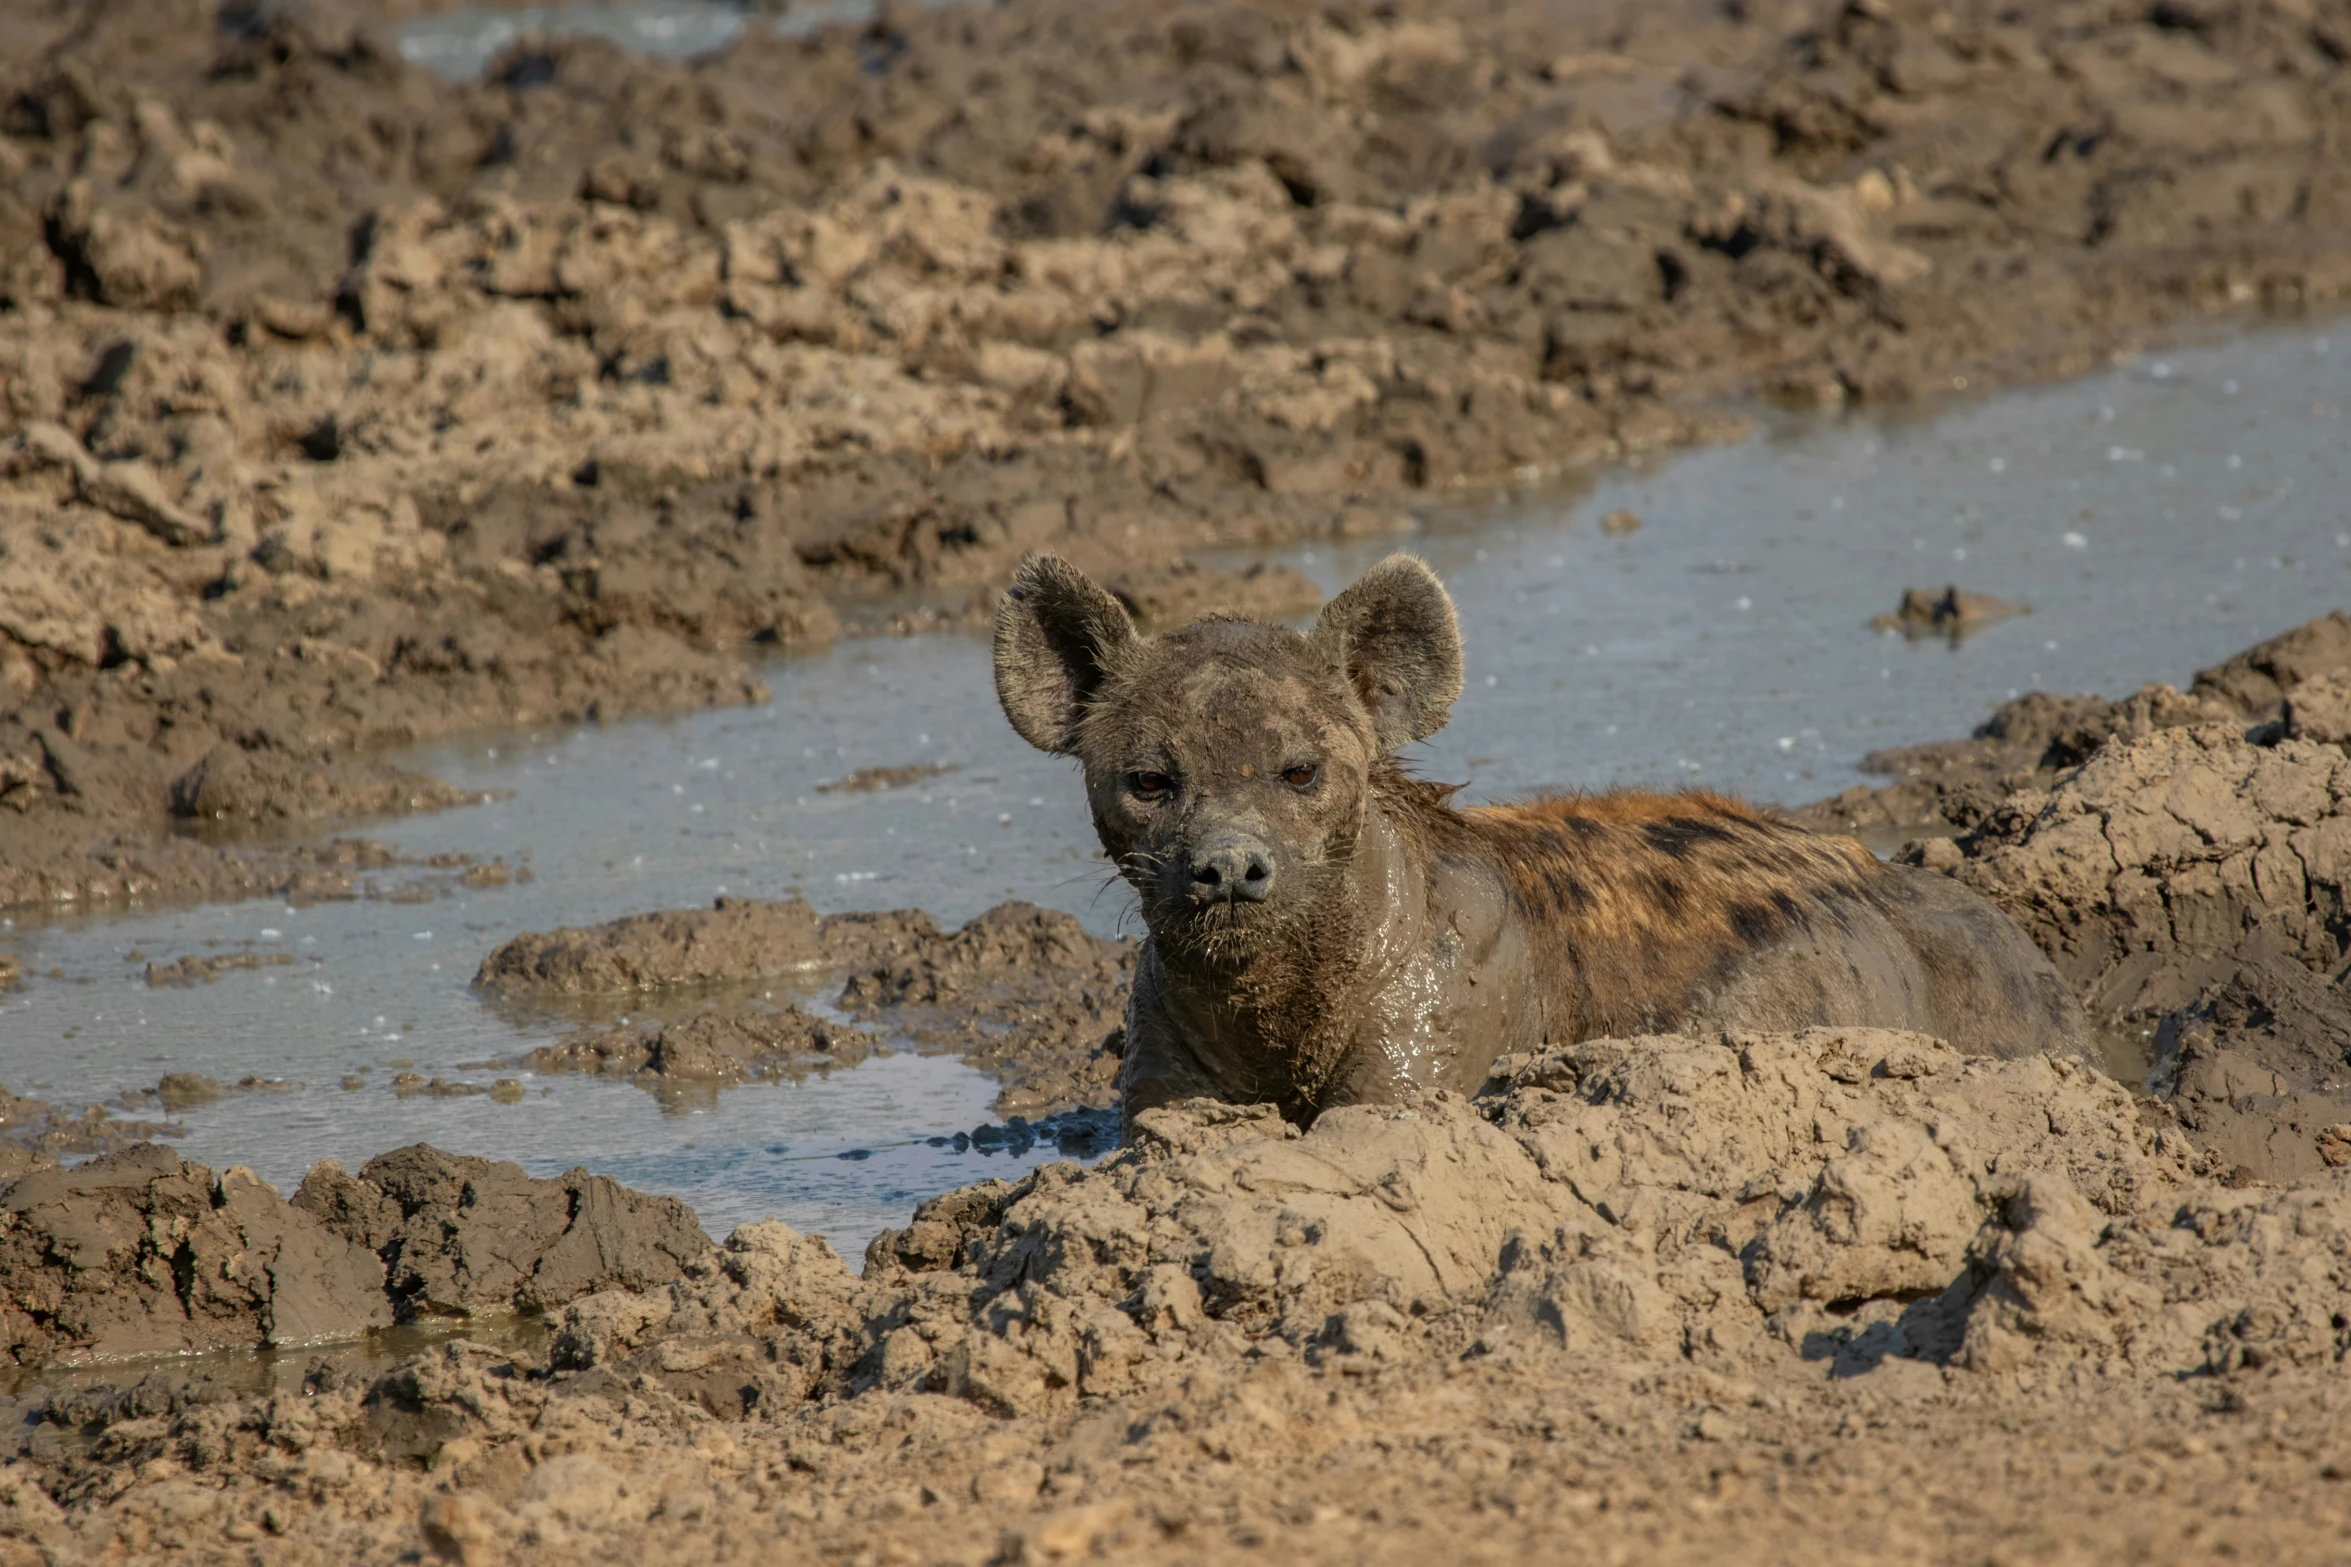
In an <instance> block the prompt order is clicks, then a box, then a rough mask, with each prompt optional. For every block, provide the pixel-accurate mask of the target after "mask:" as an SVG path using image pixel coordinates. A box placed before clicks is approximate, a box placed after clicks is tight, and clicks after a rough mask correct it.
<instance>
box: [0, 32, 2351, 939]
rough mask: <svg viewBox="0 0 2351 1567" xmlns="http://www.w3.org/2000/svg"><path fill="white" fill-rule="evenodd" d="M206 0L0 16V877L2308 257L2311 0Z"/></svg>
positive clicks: (2141, 307)
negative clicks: (1032, 595)
mask: <svg viewBox="0 0 2351 1567" xmlns="http://www.w3.org/2000/svg"><path fill="white" fill-rule="evenodd" d="M215 11H216V8H214V7H212V6H209V5H202V4H197V3H195V0H117V3H112V4H108V5H105V6H101V7H98V8H96V9H95V10H88V9H87V8H60V9H57V10H55V11H53V12H33V13H27V14H25V15H21V16H17V17H14V18H12V19H11V21H10V23H9V24H8V29H9V30H8V34H7V37H6V40H5V43H6V50H5V61H4V65H5V70H6V77H7V79H6V82H5V84H4V85H5V97H6V101H7V103H8V105H9V107H8V109H7V113H6V117H5V122H4V123H0V133H4V137H5V140H4V142H0V159H4V160H5V163H6V166H7V167H8V169H9V171H10V172H9V178H8V180H7V184H6V191H7V193H6V196H5V198H4V199H0V248H4V249H5V251H6V253H7V256H8V262H7V268H6V273H5V277H4V278H0V361H4V362H5V364H6V366H7V375H6V380H7V387H8V396H7V403H6V407H5V409H0V421H5V425H4V427H0V437H5V438H6V440H7V442H8V444H9V454H8V457H7V461H6V468H7V476H6V480H5V483H4V484H0V517H4V518H5V519H6V521H7V526H6V527H5V528H4V529H0V540H4V541H5V542H4V543H0V548H4V549H5V551H6V553H5V555H4V556H0V641H4V643H5V656H4V657H0V687H4V688H5V690H6V692H7V693H8V694H7V696H6V698H5V700H6V703H7V711H6V714H5V716H0V806H4V807H6V808H5V809H0V865H4V866H5V867H6V870H5V880H4V882H0V900H4V901H8V902H16V903H40V904H50V905H55V904H57V903H60V902H71V903H74V904H77V905H80V904H88V903H91V902H106V901H111V900H121V899H124V898H129V897H137V898H149V897H155V896H159V895H162V894H166V893H181V894H204V893H214V894H231V893H237V892H241V891H244V890H247V889H248V888H249V887H250V886H252V885H253V883H254V881H255V880H256V878H257V876H264V873H263V872H262V871H258V870H256V868H255V865H256V862H255V861H254V860H253V859H252V858H251V857H250V856H248V857H247V858H246V859H244V860H242V861H239V860H234V859H229V858H220V857H218V851H215V850H214V849H212V848H210V847H207V846H204V845H202V844H191V843H188V842H184V841H172V842H170V843H168V844H166V843H165V842H164V841H163V840H161V839H159V838H158V837H157V835H158V834H160V833H162V832H165V831H166V830H168V829H169V828H170V827H171V825H172V824H173V823H174V822H179V823H183V824H193V823H198V822H205V823H211V824H214V825H216V826H220V825H226V824H232V823H244V824H252V823H260V824H270V823H283V822H298V821H303V820H315V819H318V818H321V817H326V816H337V815H347V814H351V813H383V812H397V811H402V810H408V809H415V808H421V807H425V806H430V805H436V804H445V803H448V800H449V798H450V796H449V795H448V794H447V792H446V791H443V790H441V789H439V788H437V787H435V786H434V785H433V784H432V783H431V782H430V780H426V779H421V778H417V777H413V776H409V775H405V774H401V773H399V772H397V771H396V770H393V769H390V768H388V767H386V766H385V765H383V764H382V763H380V762H376V761H373V760H370V759H369V757H370V756H371V754H372V753H374V752H375V751H377V750H379V749H380V748H382V747H384V746H388V745H393V744H400V743H407V742H413V741H416V740H419V739H426V738H431V737H435V736H440V735H446V734H451V733H455V732H459V731H463V730H467V729H473V728H479V727H484V726H500V725H513V724H518V723H532V722H539V721H543V720H547V719H556V718H612V717H618V716H621V715H624V714H628V713H642V712H648V711H669V710H677V709H680V708H690V707H699V706H707V705H710V704H718V703H733V702H744V701H755V700H758V699H759V698H760V696H761V695H762V693H763V689H764V688H763V685H762V682H761V680H760V677H759V676H758V674H757V672H756V671H755V670H754V669H753V668H751V667H750V666H748V665H746V664H744V663H743V662H741V661H740V654H741V652H742V650H744V649H746V648H752V649H756V648H759V647H770V648H774V647H781V648H785V649H791V648H797V647H806V646H809V645H812V644H814V643H817V642H820V641H822V640H823V639H825V638H827V637H830V636H833V635H836V634H838V633H840V632H841V631H842V630H844V629H847V630H860V629H868V628H882V629H886V628H891V627H900V628H904V627H912V626H920V625H923V624H935V623H938V622H939V621H940V620H941V618H942V617H943V618H944V619H945V620H947V621H950V622H952V621H954V620H957V619H959V618H960V617H961V616H962V615H963V613H964V611H965V607H966V605H967V604H968V603H969V601H970V595H972V594H974V593H980V592H984V591H985V590H986V589H987V587H988V586H989V585H990V584H992V583H993V582H995V581H997V580H999V579H1000V578H1001V576H1002V574H1003V572H1004V571H1005V570H1006V569H1007V568H1008V567H1009V565H1010V564H1011V562H1012V561H1013V560H1014V559H1015V558H1016V557H1017V556H1018V555H1019V554H1020V553H1021V552H1022V551H1023V550H1026V549H1030V548H1035V547H1039V546H1045V545H1050V546H1052V547H1055V548H1058V549H1062V550H1064V551H1066V552H1067V553H1069V554H1071V555H1072V556H1074V557H1075V558H1077V559H1078V560H1079V561H1080V562H1081V563H1082V564H1085V565H1087V566H1089V567H1091V568H1095V569H1099V570H1101V571H1103V572H1105V573H1106V574H1112V575H1116V574H1118V573H1121V572H1123V573H1124V577H1125V580H1124V582H1123V585H1122V591H1124V592H1126V593H1127V594H1128V595H1129V596H1130V598H1131V599H1132V601H1133V602H1135V603H1136V604H1137V605H1138V606H1139V607H1142V608H1145V609H1151V608H1155V607H1156V608H1159V609H1161V610H1162V611H1163V612H1165V613H1168V614H1180V613H1184V612H1188V611H1189V610H1192V609H1196V608H1199V607H1203V606H1206V605H1209V604H1214V603H1218V602H1234V603H1238V604H1239V605H1241V606H1242V607H1247V608H1253V609H1258V610H1295V609H1298V608H1302V607H1304V606H1306V605H1307V604H1309V603H1311V599H1312V590H1311V587H1310V586H1309V585H1308V584H1307V583H1305V582H1304V581H1303V580H1302V579H1300V578H1298V577H1297V576H1296V575H1295V574H1280V573H1276V574H1273V575H1270V576H1268V575H1258V576H1254V577H1237V576H1234V575H1232V574H1230V573H1229V572H1228V573H1222V574H1220V573H1218V572H1216V571H1214V570H1212V569H1210V568H1205V567H1201V566H1198V565H1197V564H1192V563H1188V562H1187V557H1188V556H1190V555H1194V554H1197V553H1199V552H1202V551H1208V550H1213V549H1215V548H1218V547H1222V546H1228V545H1234V544H1256V543H1262V542H1265V541H1268V540H1308V539H1346V538H1351V537H1360V536H1366V535H1369V536H1382V535H1387V534H1390V533H1392V532H1394V531H1396V530H1399V529H1401V528H1404V527H1407V526H1409V524H1410V517H1411V514H1412V512H1413V510H1414V508H1416V507H1420V506H1424V505H1426V504H1427V503H1428V502H1429V500H1430V499H1431V498H1432V497H1441V496H1444V495H1447V494H1449V493H1454V492H1455V491H1456V490H1457V487H1459V486H1462V485H1474V484H1478V483H1483V482H1489V481H1493V480H1498V479H1502V478H1506V477H1509V476H1512V475H1518V474H1523V473H1526V472H1528V471H1530V470H1531V471H1533V472H1536V473H1541V472H1545V471H1551V470H1558V469H1574V468H1577V467H1580V466H1584V465H1589V464H1592V463H1595V462H1598V461H1601V460H1603V459H1606V458H1609V457H1612V456H1618V455H1622V454H1624V453H1626V452H1632V451H1641V450H1647V449H1652V448H1655V447H1658V446H1661V445H1670V444H1672V443H1675V442H1680V441H1687V440H1691V439H1702V438H1704V437H1706V436H1707V435H1708V434H1710V433H1713V432H1715V431H1717V430H1719V429H1721V428H1723V420H1722V418H1721V416H1720V415H1719V413H1717V412H1714V411H1712V410H1718V409H1720V408H1721V407H1722V406H1723V400H1724V399H1726V398H1729V397H1731V396H1733V395H1736V394H1741V393H1748V392H1763V393H1766V394H1769V395H1773V396H1780V397H1788V398H1794V399H1798V400H1801V401H1806V402H1822V401H1828V402H1836V401H1861V402H1877V401H1884V400H1899V399H1903V398H1909V397H1917V396H1922V395H1928V394H1934V395H1948V394H1950V393H1952V392H1953V391H1955V390H1959V389H1962V388H1964V389H1965V390H1968V391H1974V390H1977V389H1980V388H1982V387H1985V386H1988V385H1994V384H1998V383H2000V382H2003V381H2008V380H2013V379H2017V378H2022V377H2032V376H2044V375H2051V374H2060V373H2065V372H2068V371H2076V370H2080V369H2083V368H2086V367H2088V366H2091V365H2094V364H2099V363H2102V362H2104V360H2105V359H2106V357H2107V356H2108V355H2109V354H2111V353H2113V352H2116V351H2120V350H2125V349H2129V348H2132V347H2135V346H2137V345H2139V344H2141V343H2143V342H2145V341H2148V340H2150V338H2152V337H2153V336H2156V335H2159V334H2161V333H2162V332H2163V331H2164V330H2166V329H2167V328H2168V327H2170V326H2172V325H2174V324H2176V323H2178V322H2179V321H2181V320H2183V319H2185V318H2187V317H2190V316H2193V315H2196V314H2199V313H2204V312H2210V311H2219V310H2232V309H2245V308H2258V307H2262V306H2269V307H2274V308H2285V309H2301V308H2311V307H2318V306H2323V305H2325V304H2326V303H2327V302H2328V301H2330V300H2333V299H2335V298H2337V297H2339V296H2340V294H2341V293H2342V292H2343V290H2344V287H2345V286H2346V283H2347V281H2351V266H2347V258H2351V230H2347V229H2346V226H2345V214H2346V212H2347V211H2351V206H2347V203H2346V185H2345V181H2346V180H2347V179H2351V175H2347V174H2346V173H2345V169H2346V160H2344V159H2343V158H2341V157H2339V156H2337V155H2335V154H2336V151H2337V150H2339V144H2340V142H2341V139H2342V136H2343V125H2342V116H2343V113H2344V110H2343V108H2342V102H2341V98H2340V94H2339V92H2336V91H2335V90H2334V89H2333V88H2332V87H2331V86H2330V85H2329V84H2330V83H2332V82H2333V81H2334V80H2335V79H2336V73H2337V72H2338V70H2339V60H2340V58H2341V55H2342V52H2343V49H2344V48H2345V38H2344V29H2345V27H2346V26H2347V25H2351V24H2346V22H2345V21H2344V19H2343V18H2341V17H2340V16H2338V15H2337V14H2336V12H2335V10H2334V9H2333V8H2331V7H2325V6H2321V7H2315V8H2302V7H2286V8H2276V7H2247V8H2223V7H2214V8H2207V9H2196V8H2190V9H2188V10H2184V11H2183V10H2174V9H2165V10H2163V11H2161V12H2160V13H2159V14H2158V13H2148V14H2147V15H2144V16H2142V15H2140V14H2138V13H2136V12H2127V13H2126V12H2113V13H2109V12H2107V11H2104V10H2099V9H2096V8H2074V7H2060V8H2055V9H2048V8H2043V9H2040V10H2036V11H2033V12H2031V13H2029V14H2022V15H2018V16H2014V17H2012V16H2010V15H2008V14H2007V13H2005V12H1996V11H1995V10H1993V9H1992V8H1987V7H1967V6H1962V7H1958V8H1946V9H1929V8H1926V7H1923V6H1920V7H1912V6H1906V5H1902V4H1883V5H1881V4H1874V3H1873V4H1871V5H1868V6H1832V5H1822V6H1805V5H1791V6H1750V7H1740V8H1735V9H1733V10H1728V11H1724V10H1718V9H1716V8H1713V7H1701V6H1698V5H1695V4H1691V5H1680V6H1663V7H1660V6H1642V7H1631V6H1623V7H1618V6H1609V5H1600V6H1594V7H1591V8H1589V9H1586V10H1580V11H1576V12H1572V13H1553V12H1536V11H1531V10H1524V9H1516V8H1511V7H1507V6H1504V7H1497V8H1494V9H1492V10H1490V11H1485V12H1480V13H1477V14H1476V15H1474V16H1466V17H1465V16H1461V15H1457V14H1454V13H1453V12H1451V11H1444V12H1441V13H1440V12H1438V11H1430V12H1428V13H1426V14H1423V13H1422V12H1420V11H1418V10H1416V9H1414V8H1412V7H1409V6H1407V7H1395V8H1366V9H1347V8H1342V9H1340V10H1338V11H1317V12H1312V13H1309V12H1305V11H1300V12H1297V13H1295V14H1290V13H1281V12H1267V11H1264V10H1262V9H1261V8H1246V9H1244V8H1230V7H1218V6H1213V5H1209V6H1200V7H1194V8H1191V9H1188V10H1185V11H1183V12H1182V13H1180V14H1176V13H1169V12H1167V11H1165V9H1164V8H1162V7H1146V6H1136V7H1131V8H1121V7H1115V6H1114V7H1110V8H1107V9H1106V8H1103V7H1101V6H1096V5H1091V4H1088V5H1082V6H1081V5H1077V4H1074V3H1060V0H1035V3H1026V0H1024V3H1022V4H1016V5H1010V6H1004V7H998V8H993V9H980V10H964V9H956V10H947V11H932V10H928V9H925V8H919V7H917V8H911V9H908V10H906V11H904V12H892V13H891V14H890V15H889V16H888V17H887V18H886V19H884V20H882V21H879V22H876V23H874V24H872V25H868V26H859V27H843V28H837V29H831V30H824V31H819V32H817V33H815V34H813V35H811V36H809V37H807V38H775V37H767V36H764V35H763V34H761V33H759V32H756V31H746V33H745V34H744V36H743V37H742V38H741V39H740V40H738V42H737V43H735V44H734V45H733V46H732V47H731V48H730V49H729V50H728V51H726V52H725V53H723V54H722V55H720V56H718V57H716V58H714V59H711V60H708V61H704V62H697V63H692V64H680V63H672V62H661V61H652V60H644V59H638V58H632V57H630V56H627V55H624V54H621V53H619V52H618V51H616V50H615V49H613V48H611V47H610V46H608V45H601V44H597V43H594V42H590V41H570V42H561V43H554V44H549V45H547V46H545V47H538V46H530V47H522V48H518V49H517V50H516V51H514V52H512V53H510V55H509V56H507V57H506V58H505V59H504V61H503V62H502V63H501V64H500V66H499V67H498V68H497V69H495V70H493V71H492V72H491V73H490V74H489V76H488V77H486V78H485V79H484V80H482V81H479V82H470V83H452V82H447V81H443V80H441V79H440V78H438V77H436V76H434V75H432V74H430V73H429V72H426V71H424V70H422V69H419V68H416V67H413V66H410V65H408V64H406V63H404V62H403V61H402V59H401V58H400V57H399V54H398V52H397V50H395V49H392V48H391V47H389V46H388V45H387V44H385V43H383V42H381V41H380V40H379V39H378V38H377V37H376V35H374V34H372V33H370V32H368V31H367V30H366V27H365V25H364V24H366V23H368V22H369V21H370V20H371V19H372V15H371V13H368V12H365V11H363V10H357V9H351V8H345V7H338V6H336V5H333V4H328V3H324V0H321V3H318V4H314V5H311V6H308V7H285V8H279V7H248V6H243V5H232V6H229V7H227V8H226V9H225V10H220V11H219V12H218V14H217V15H216V14H215ZM264 879H266V878H265V877H264Z"/></svg>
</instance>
